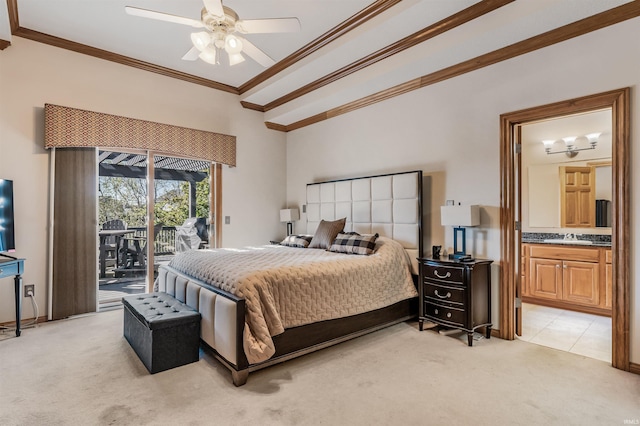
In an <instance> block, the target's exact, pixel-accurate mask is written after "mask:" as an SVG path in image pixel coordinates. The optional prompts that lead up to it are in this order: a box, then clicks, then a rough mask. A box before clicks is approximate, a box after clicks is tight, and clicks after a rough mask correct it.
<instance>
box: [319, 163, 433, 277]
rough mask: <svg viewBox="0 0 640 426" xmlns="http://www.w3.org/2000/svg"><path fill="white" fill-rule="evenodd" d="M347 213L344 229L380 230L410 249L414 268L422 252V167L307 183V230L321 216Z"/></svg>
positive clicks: (367, 232)
mask: <svg viewBox="0 0 640 426" xmlns="http://www.w3.org/2000/svg"><path fill="white" fill-rule="evenodd" d="M343 217H346V218H347V221H346V225H345V231H355V232H358V233H360V234H372V233H376V232H377V233H378V234H380V235H382V236H385V237H388V238H392V239H394V240H396V241H398V242H400V243H401V244H402V246H403V247H404V248H405V249H406V250H407V252H408V254H409V256H410V258H411V261H412V264H413V272H414V273H415V274H417V261H416V258H417V257H420V256H422V171H420V170H418V171H413V172H403V173H394V174H387V175H379V176H367V177H360V178H353V179H343V180H335V181H328V182H318V183H309V184H307V233H308V234H313V233H314V232H315V231H316V228H317V227H318V224H319V223H320V220H322V219H324V220H336V219H340V218H343Z"/></svg>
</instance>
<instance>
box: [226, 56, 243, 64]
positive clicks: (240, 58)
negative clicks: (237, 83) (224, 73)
mask: <svg viewBox="0 0 640 426" xmlns="http://www.w3.org/2000/svg"><path fill="white" fill-rule="evenodd" d="M241 62H244V56H242V54H241V53H230V54H229V65H231V66H233V65H237V64H239V63H241Z"/></svg>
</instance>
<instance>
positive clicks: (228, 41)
mask: <svg viewBox="0 0 640 426" xmlns="http://www.w3.org/2000/svg"><path fill="white" fill-rule="evenodd" d="M224 50H226V51H227V53H228V54H229V55H235V54H238V53H240V52H242V41H240V39H238V38H237V37H236V36H234V35H233V34H229V35H228V36H226V37H225V39H224ZM243 60H244V59H243ZM240 62H242V61H240Z"/></svg>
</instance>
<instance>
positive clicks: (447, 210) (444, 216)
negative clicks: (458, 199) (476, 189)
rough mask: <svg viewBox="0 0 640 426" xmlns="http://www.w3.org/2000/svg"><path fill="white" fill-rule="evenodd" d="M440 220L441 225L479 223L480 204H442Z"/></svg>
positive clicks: (474, 224)
mask: <svg viewBox="0 0 640 426" xmlns="http://www.w3.org/2000/svg"><path fill="white" fill-rule="evenodd" d="M440 221H441V224H442V225H443V226H478V225H480V206H469V205H466V206H463V205H457V206H442V207H440Z"/></svg>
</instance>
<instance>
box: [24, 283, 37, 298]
mask: <svg viewBox="0 0 640 426" xmlns="http://www.w3.org/2000/svg"><path fill="white" fill-rule="evenodd" d="M29 292H31V293H32V294H33V296H34V297H35V295H36V286H35V284H29V285H25V286H24V297H29V296H28V294H29Z"/></svg>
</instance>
